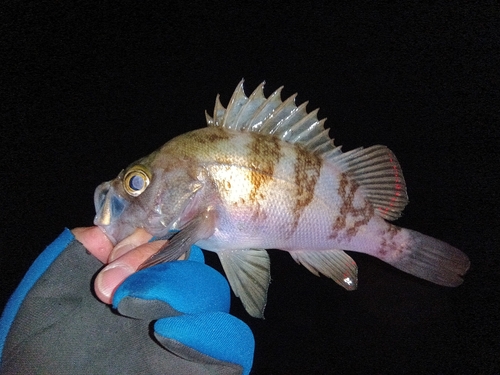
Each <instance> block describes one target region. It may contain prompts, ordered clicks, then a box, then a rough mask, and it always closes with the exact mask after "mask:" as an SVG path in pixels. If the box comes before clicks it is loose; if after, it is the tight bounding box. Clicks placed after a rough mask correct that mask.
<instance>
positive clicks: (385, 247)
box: [378, 224, 402, 259]
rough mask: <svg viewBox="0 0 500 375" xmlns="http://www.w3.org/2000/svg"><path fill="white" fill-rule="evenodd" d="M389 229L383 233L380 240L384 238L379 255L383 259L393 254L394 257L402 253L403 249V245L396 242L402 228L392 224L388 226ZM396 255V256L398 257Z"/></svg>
mask: <svg viewBox="0 0 500 375" xmlns="http://www.w3.org/2000/svg"><path fill="white" fill-rule="evenodd" d="M388 225H389V228H388V229H386V230H384V231H381V233H380V238H382V242H381V243H380V247H379V248H378V254H379V255H380V258H381V259H384V258H385V257H387V255H388V254H392V256H394V255H396V254H398V255H399V253H401V252H402V248H401V244H399V243H397V242H396V241H394V237H395V236H396V235H397V234H398V233H399V232H400V231H401V228H400V227H397V226H395V225H392V224H388ZM398 255H396V256H398Z"/></svg>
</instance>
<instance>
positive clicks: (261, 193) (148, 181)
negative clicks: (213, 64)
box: [94, 80, 470, 318]
mask: <svg viewBox="0 0 500 375" xmlns="http://www.w3.org/2000/svg"><path fill="white" fill-rule="evenodd" d="M264 85H265V83H264V82H263V83H262V84H260V85H259V86H258V87H257V88H256V89H255V90H254V91H253V92H252V93H251V94H250V95H249V96H247V95H246V94H245V90H244V81H243V80H242V81H241V82H240V83H239V84H238V86H237V87H236V89H235V91H234V93H233V94H232V97H231V99H230V100H229V103H228V105H227V107H224V106H223V105H222V104H221V101H220V96H219V95H217V97H216V101H215V107H214V111H213V115H212V116H210V115H209V114H208V113H207V112H206V111H205V116H206V123H207V126H206V127H203V128H200V129H197V130H194V131H190V132H187V133H184V134H182V135H179V136H177V137H175V138H173V139H171V140H170V141H168V142H167V143H165V144H164V145H163V146H162V147H160V148H159V149H158V150H156V151H154V152H152V153H151V154H150V155H148V156H146V157H143V158H141V159H139V160H137V161H136V162H134V163H132V164H130V165H129V166H128V167H127V168H125V169H124V170H122V171H121V172H120V173H119V174H118V176H117V177H116V178H115V179H113V180H111V181H108V182H104V183H102V184H100V185H99V186H98V187H97V189H96V191H95V195H94V202H95V208H96V216H95V220H94V223H95V225H97V226H99V227H100V228H101V229H102V230H103V231H104V233H105V234H106V235H107V236H108V238H109V239H110V240H111V241H112V242H113V243H114V244H116V243H117V242H119V241H121V240H122V239H124V238H125V237H126V236H128V235H130V234H131V233H132V232H133V231H134V230H135V229H136V228H144V229H145V230H146V231H147V232H149V233H150V234H151V235H152V236H154V238H155V239H168V241H167V243H166V245H164V246H163V247H162V249H161V250H160V251H159V252H158V253H156V254H154V255H153V256H152V257H151V258H150V259H148V260H146V261H145V262H144V263H143V264H142V265H141V268H145V267H150V266H153V265H156V264H158V263H162V262H166V261H173V260H176V259H178V258H179V257H180V256H181V255H182V254H184V253H187V252H189V249H190V248H191V246H192V245H196V246H198V247H200V248H202V249H204V250H208V251H213V252H216V253H217V254H218V256H219V259H220V261H221V264H222V268H223V270H224V272H225V274H226V277H227V279H228V281H229V284H230V286H231V288H232V290H233V292H234V294H235V295H236V296H237V297H239V298H240V299H241V301H242V303H243V305H244V307H245V309H246V311H247V312H248V313H249V314H250V315H251V316H253V317H260V318H262V317H263V313H264V309H265V306H266V303H267V291H268V288H269V283H270V280H271V277H270V258H269V255H268V253H267V250H266V249H279V250H283V251H287V252H289V253H290V255H291V256H292V258H293V259H294V260H295V261H296V262H297V263H298V264H301V265H303V266H304V267H305V268H306V269H308V270H309V271H310V272H312V273H313V274H315V275H318V276H319V275H320V274H322V275H324V276H326V277H329V278H331V279H332V280H333V281H335V282H336V283H337V284H339V285H340V286H342V287H343V288H345V289H346V290H349V291H350V290H355V289H356V288H357V284H358V268H357V265H356V263H355V261H354V260H353V259H352V258H351V257H350V256H349V255H348V254H347V253H346V251H353V252H361V253H365V254H369V255H371V256H374V257H376V258H379V259H381V260H382V261H384V262H386V263H388V264H390V265H392V266H394V267H396V268H398V269H400V270H402V271H404V272H407V273H409V274H411V275H414V276H416V277H419V278H422V279H425V280H427V281H430V282H432V283H435V284H438V285H442V286H446V287H456V286H458V285H460V284H462V282H463V275H465V273H466V272H467V270H468V269H469V266H470V261H469V258H468V257H467V255H465V254H464V253H463V252H462V251H460V250H458V249H457V248H455V247H453V246H451V245H449V244H447V243H445V242H443V241H440V240H437V239H435V238H432V237H430V236H427V235H425V234H422V233H419V232H416V231H413V230H411V229H405V228H401V227H399V226H396V225H394V224H392V223H391V222H392V221H394V220H396V219H397V218H399V217H400V216H401V214H402V211H403V209H404V208H405V206H406V205H407V203H408V194H407V189H406V183H405V179H404V177H403V173H402V170H401V167H400V164H399V162H398V160H397V159H396V157H395V155H394V154H393V153H392V151H390V150H389V149H388V148H387V147H386V146H382V145H374V146H370V147H367V148H363V147H359V148H355V149H353V150H350V151H347V152H343V151H342V147H341V146H336V145H335V144H334V141H333V139H331V138H330V136H329V129H328V128H325V126H324V124H325V121H326V119H322V120H319V119H318V116H317V114H318V109H315V110H313V111H311V112H308V111H307V109H306V106H307V104H308V102H304V103H302V104H300V105H298V106H297V105H296V103H295V98H296V96H297V94H294V95H292V96H290V97H288V98H287V99H285V100H282V99H281V91H282V89H283V87H280V88H279V89H277V90H276V91H274V92H273V93H272V94H270V95H269V96H267V97H266V96H265V94H264Z"/></svg>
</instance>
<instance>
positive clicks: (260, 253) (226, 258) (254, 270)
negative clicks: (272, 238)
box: [218, 249, 271, 318]
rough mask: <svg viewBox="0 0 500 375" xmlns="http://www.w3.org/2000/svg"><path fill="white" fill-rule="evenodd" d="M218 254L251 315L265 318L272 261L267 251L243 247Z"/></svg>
mask: <svg viewBox="0 0 500 375" xmlns="http://www.w3.org/2000/svg"><path fill="white" fill-rule="evenodd" d="M218 254H219V258H220V261H221V264H222V267H223V268H224V272H225V273H226V276H227V279H228V281H229V284H230V285H231V288H232V289H233V292H234V294H235V295H236V296H237V297H240V299H241V302H242V303H243V306H245V309H246V310H247V312H248V313H249V314H250V315H251V316H253V317H255V318H263V317H264V308H265V307H266V301H267V289H268V287H269V283H270V282H271V273H270V267H271V262H270V260H269V255H268V254H267V251H266V250H264V249H242V250H227V251H223V252H220V253H218Z"/></svg>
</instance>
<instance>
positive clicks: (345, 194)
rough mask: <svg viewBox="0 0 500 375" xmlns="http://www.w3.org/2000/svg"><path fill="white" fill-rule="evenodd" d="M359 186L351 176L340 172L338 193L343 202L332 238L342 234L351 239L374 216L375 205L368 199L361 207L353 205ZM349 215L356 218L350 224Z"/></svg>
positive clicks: (343, 237)
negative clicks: (348, 221) (348, 222)
mask: <svg viewBox="0 0 500 375" xmlns="http://www.w3.org/2000/svg"><path fill="white" fill-rule="evenodd" d="M358 188H359V185H358V184H357V183H356V181H354V179H352V178H349V176H348V175H347V174H345V173H341V174H340V176H339V188H338V194H339V196H340V201H341V202H342V203H341V206H340V209H339V214H338V216H337V217H336V218H335V221H334V223H333V226H332V234H331V235H330V238H331V239H338V238H339V236H341V235H342V236H341V238H342V239H344V240H347V241H350V240H351V238H353V237H354V236H355V235H356V234H357V233H358V230H359V228H360V227H361V226H363V225H366V224H367V223H368V222H369V221H370V219H371V218H372V216H373V213H374V210H373V206H372V205H371V204H370V203H368V202H367V201H365V203H364V205H363V206H362V207H360V208H355V207H354V206H353V201H354V196H355V194H356V191H357V190H358ZM349 216H352V217H353V219H354V223H352V224H351V225H350V226H349V225H348V224H347V219H348V217H349Z"/></svg>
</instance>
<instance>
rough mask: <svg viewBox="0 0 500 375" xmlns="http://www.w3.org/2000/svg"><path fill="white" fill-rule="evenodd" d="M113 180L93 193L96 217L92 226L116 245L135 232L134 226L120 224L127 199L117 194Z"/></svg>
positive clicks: (104, 183)
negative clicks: (97, 228)
mask: <svg viewBox="0 0 500 375" xmlns="http://www.w3.org/2000/svg"><path fill="white" fill-rule="evenodd" d="M114 182H115V180H112V181H107V182H103V183H102V184H100V185H99V186H98V187H97V188H96V190H95V193H94V206H95V210H96V215H95V218H94V225H97V226H98V227H99V228H100V229H101V230H102V231H103V232H104V233H105V234H106V236H107V237H108V238H109V240H110V241H111V242H112V243H113V245H116V244H117V243H118V242H120V241H121V240H123V239H124V238H125V237H127V236H128V235H130V234H132V232H133V231H134V230H135V228H134V226H132V225H129V224H125V225H124V223H122V222H121V221H120V220H119V219H120V216H121V214H122V213H123V211H125V210H126V208H127V207H128V205H129V202H128V200H127V199H125V198H124V197H123V196H122V195H121V194H119V193H118V192H117V191H116V189H115V187H114V186H113V185H115V184H114Z"/></svg>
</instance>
